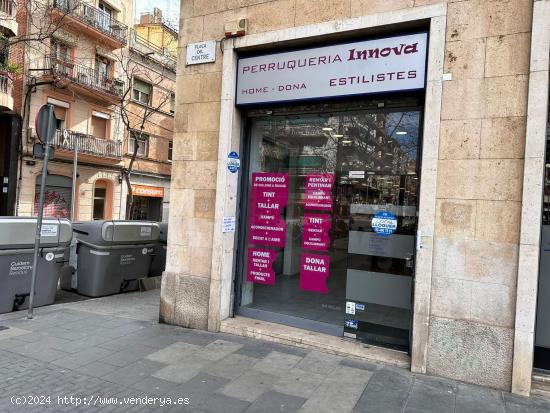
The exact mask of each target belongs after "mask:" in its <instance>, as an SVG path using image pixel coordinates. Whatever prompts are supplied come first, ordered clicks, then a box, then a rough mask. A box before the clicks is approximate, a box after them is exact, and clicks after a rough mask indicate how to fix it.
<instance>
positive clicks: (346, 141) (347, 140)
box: [342, 139, 351, 143]
mask: <svg viewBox="0 0 550 413" xmlns="http://www.w3.org/2000/svg"><path fill="white" fill-rule="evenodd" d="M342 143H351V140H349V139H345V140H343V141H342Z"/></svg>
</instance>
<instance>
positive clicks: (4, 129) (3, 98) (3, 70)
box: [0, 0, 21, 216]
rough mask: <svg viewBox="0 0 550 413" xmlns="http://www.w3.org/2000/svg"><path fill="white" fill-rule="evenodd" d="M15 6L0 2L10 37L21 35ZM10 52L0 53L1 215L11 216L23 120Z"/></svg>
mask: <svg viewBox="0 0 550 413" xmlns="http://www.w3.org/2000/svg"><path fill="white" fill-rule="evenodd" d="M16 6H17V5H16V3H15V2H14V1H13V0H0V34H1V36H2V37H3V38H11V37H13V36H15V35H17V33H18V24H17V19H16V10H17V7H16ZM8 51H9V50H8V49H5V50H2V51H1V52H0V185H1V187H2V190H1V191H0V216H1V215H12V214H13V211H14V207H15V198H16V190H17V180H16V179H13V178H12V177H13V176H15V175H16V173H17V154H18V148H19V139H20V129H21V128H20V118H19V116H18V115H17V114H16V113H14V112H13V109H14V99H13V95H12V93H13V81H14V76H15V75H14V73H12V72H10V70H9V69H10V67H9V64H8V59H9V56H8V55H9V53H8Z"/></svg>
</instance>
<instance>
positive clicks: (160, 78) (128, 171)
mask: <svg viewBox="0 0 550 413" xmlns="http://www.w3.org/2000/svg"><path fill="white" fill-rule="evenodd" d="M132 35H135V33H132V34H131V36H132ZM151 54H153V53H151ZM116 55H117V60H118V64H119V74H120V75H121V77H122V79H121V80H123V81H124V85H125V86H124V93H123V94H122V97H121V99H120V117H121V120H122V123H123V124H124V127H125V130H126V139H127V140H128V141H127V142H128V145H129V142H130V139H131V138H133V140H134V148H133V152H132V156H131V158H130V163H129V165H128V167H127V168H123V170H122V175H123V179H124V181H125V182H126V186H127V190H128V202H127V206H126V218H127V219H129V218H130V217H131V216H132V212H133V206H134V197H133V192H132V185H131V176H132V170H133V167H134V163H135V161H136V158H137V155H138V151H139V150H140V145H141V142H142V141H143V140H144V139H145V137H146V136H147V135H146V134H145V133H144V131H145V129H146V125H147V124H148V123H152V122H153V118H154V116H155V114H157V113H159V112H168V111H169V108H170V104H171V100H172V95H173V92H172V91H171V90H170V89H169V88H168V87H166V82H167V81H169V78H170V77H172V76H174V73H173V70H172V69H171V68H170V67H169V66H167V65H166V64H162V62H154V61H153V59H150V58H149V56H147V54H140V53H136V52H134V51H133V50H132V49H131V47H128V48H126V49H120V50H119V51H118V52H117V53H116ZM136 81H138V82H140V81H141V82H143V83H144V84H147V85H148V86H149V90H150V92H149V93H145V92H139V91H138V92H137V93H136V92H135V91H134V90H135V89H134V84H135V82H136ZM128 147H129V146H128Z"/></svg>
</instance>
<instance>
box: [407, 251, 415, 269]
mask: <svg viewBox="0 0 550 413" xmlns="http://www.w3.org/2000/svg"><path fill="white" fill-rule="evenodd" d="M405 267H406V268H413V267H414V259H413V254H407V255H405Z"/></svg>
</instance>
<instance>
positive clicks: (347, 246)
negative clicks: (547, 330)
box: [237, 107, 421, 350]
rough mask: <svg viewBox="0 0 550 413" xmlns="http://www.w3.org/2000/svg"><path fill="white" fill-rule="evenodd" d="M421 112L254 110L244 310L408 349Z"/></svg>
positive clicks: (241, 293) (240, 303)
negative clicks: (256, 114)
mask: <svg viewBox="0 0 550 413" xmlns="http://www.w3.org/2000/svg"><path fill="white" fill-rule="evenodd" d="M420 117H421V110H420V109H418V108H414V109H409V108H407V109H379V110H371V109H362V110H353V111H327V110H326V107H325V110H324V111H321V112H318V113H308V114H299V115H294V114H293V115H284V116H278V115H271V116H263V117H254V118H250V119H249V128H248V129H249V137H248V139H249V143H250V157H249V159H248V171H249V173H248V180H247V187H246V191H245V192H246V196H245V200H244V201H243V202H244V204H245V205H243V209H244V210H246V214H245V216H246V218H244V217H243V218H244V219H246V221H245V223H246V234H243V238H244V240H243V245H244V248H243V250H242V251H243V254H241V255H242V257H243V262H242V265H241V266H240V268H241V271H240V272H241V279H242V281H241V284H240V288H239V289H238V291H237V294H238V306H237V308H238V311H239V312H240V313H241V314H244V315H248V316H252V317H258V318H262V319H265V320H269V321H275V322H280V323H284V324H289V325H293V326H297V327H301V328H306V329H312V330H316V331H322V332H326V333H330V334H335V335H342V334H345V335H346V336H348V337H353V338H357V339H361V340H363V341H365V342H370V343H374V344H381V345H385V346H389V347H392V348H397V349H402V350H407V349H408V346H409V329H410V322H411V309H412V291H413V280H414V255H415V254H414V252H415V250H414V249H415V234H416V227H417V199H418V189H419V186H418V184H419V179H418V178H419V176H418V173H419V159H418V153H419V144H420V137H419V130H420Z"/></svg>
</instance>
